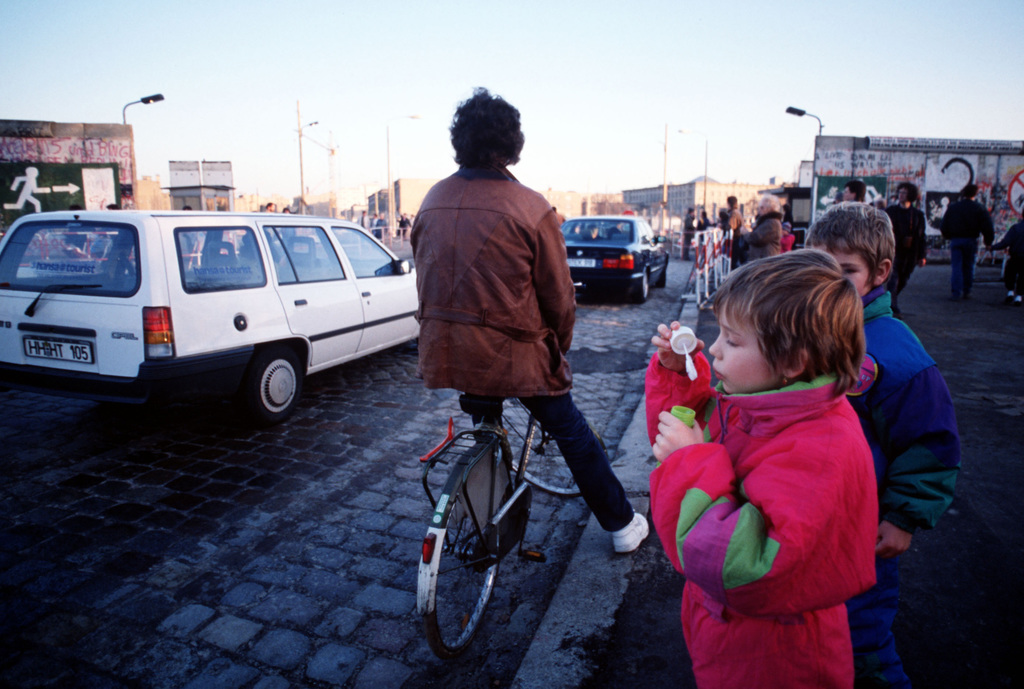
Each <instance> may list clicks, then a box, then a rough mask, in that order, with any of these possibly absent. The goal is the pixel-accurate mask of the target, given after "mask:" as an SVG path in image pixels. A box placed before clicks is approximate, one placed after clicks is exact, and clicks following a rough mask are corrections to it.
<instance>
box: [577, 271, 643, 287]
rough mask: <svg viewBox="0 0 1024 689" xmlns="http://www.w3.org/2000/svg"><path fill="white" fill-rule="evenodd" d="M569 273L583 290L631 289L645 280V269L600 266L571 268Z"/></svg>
mask: <svg viewBox="0 0 1024 689" xmlns="http://www.w3.org/2000/svg"><path fill="white" fill-rule="evenodd" d="M569 275H570V276H571V277H572V281H573V282H574V283H579V285H580V287H578V288H577V289H581V290H588V289H592V290H612V289H620V290H625V289H631V288H633V287H634V286H636V285H639V284H640V283H641V281H642V280H643V277H644V274H643V271H638V272H633V271H631V270H602V269H600V268H597V269H593V268H570V269H569Z"/></svg>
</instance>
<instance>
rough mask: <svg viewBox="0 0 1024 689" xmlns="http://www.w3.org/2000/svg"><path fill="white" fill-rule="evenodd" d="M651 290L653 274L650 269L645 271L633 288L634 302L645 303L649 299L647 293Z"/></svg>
mask: <svg viewBox="0 0 1024 689" xmlns="http://www.w3.org/2000/svg"><path fill="white" fill-rule="evenodd" d="M650 291H651V276H650V273H649V272H648V271H646V270H645V271H644V274H643V277H642V278H640V283H639V284H638V285H637V286H636V287H634V288H633V303H634V304H643V303H644V302H645V301H647V295H648V294H649V293H650Z"/></svg>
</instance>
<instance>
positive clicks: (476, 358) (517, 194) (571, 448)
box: [412, 89, 648, 552]
mask: <svg viewBox="0 0 1024 689" xmlns="http://www.w3.org/2000/svg"><path fill="white" fill-rule="evenodd" d="M450 132H451V141H452V146H453V147H454V148H455V162H456V163H458V164H459V170H458V172H456V173H455V174H453V175H452V176H450V177H448V178H447V179H443V180H441V181H440V182H438V183H437V184H435V185H434V186H433V188H431V190H430V191H429V192H428V193H427V196H426V198H424V200H423V203H422V205H421V206H420V211H419V213H418V214H417V216H416V220H415V222H414V223H413V228H412V250H413V257H414V259H415V262H416V289H417V292H418V293H419V302H420V304H419V310H418V314H417V315H418V318H419V321H420V338H419V369H420V374H421V375H422V376H423V380H424V382H425V383H426V385H427V387H428V388H454V389H456V390H459V391H461V392H465V393H470V394H474V395H484V396H492V397H518V398H519V399H520V401H521V402H522V403H523V405H524V406H525V407H526V408H527V409H529V410H530V412H531V413H532V414H533V415H534V417H536V419H537V420H538V421H539V422H540V425H541V427H542V428H543V430H544V431H545V432H547V433H550V434H551V435H552V436H553V437H554V439H555V441H556V442H557V443H558V448H559V449H560V450H561V451H562V455H563V456H564V457H565V460H566V463H567V464H568V465H569V469H570V470H571V471H572V474H573V477H574V478H575V479H576V484H577V485H578V486H579V489H580V493H581V494H582V496H583V499H584V500H585V501H586V503H587V506H588V507H590V509H591V511H593V513H594V516H595V517H597V520H598V522H599V523H600V524H601V526H602V527H603V528H604V529H605V530H606V531H610V532H612V542H613V545H614V547H615V550H616V551H617V552H630V551H633V550H636V549H637V548H638V547H639V546H640V543H641V542H642V541H643V539H644V538H646V536H647V533H648V526H647V520H646V519H645V518H644V516H643V515H642V514H639V513H634V511H633V508H632V506H631V505H630V504H629V501H628V500H627V499H626V492H625V490H624V489H623V487H622V484H621V483H620V482H619V480H618V478H617V477H616V476H615V473H614V472H613V471H612V467H611V464H610V463H609V461H608V456H607V455H606V454H605V451H604V448H602V447H601V444H600V442H599V441H598V439H597V437H596V436H595V435H594V433H593V431H591V430H590V428H589V426H588V425H587V422H586V419H584V418H583V415H582V414H581V413H580V411H579V409H578V408H577V407H576V405H575V403H573V400H572V394H571V393H570V389H571V387H572V373H571V372H570V370H569V362H568V361H567V360H566V358H565V355H566V353H567V352H568V351H569V345H570V344H572V334H573V325H574V323H575V318H576V315H575V314H576V300H575V290H574V288H573V284H572V278H571V277H570V276H569V265H568V263H567V261H566V253H565V240H564V239H563V238H562V232H561V228H560V227H559V222H558V216H557V214H556V213H555V210H554V209H553V208H552V207H551V204H550V203H548V202H547V201H546V200H545V199H544V197H543V196H541V195H540V194H538V193H537V192H535V191H532V190H530V189H528V188H526V187H525V186H523V185H522V184H520V183H519V182H518V181H517V180H516V178H515V177H513V176H512V173H511V172H509V171H508V166H509V165H514V164H515V163H517V162H519V153H520V151H521V150H522V148H523V141H524V137H523V133H522V130H521V129H520V124H519V111H518V110H517V109H516V108H514V107H513V106H512V105H510V104H509V103H508V102H507V101H505V100H504V99H503V98H501V97H500V96H492V95H491V94H490V93H489V92H488V91H487V90H486V89H476V90H475V91H474V93H473V97H472V98H470V99H468V100H466V101H464V102H463V103H460V104H459V107H458V108H457V109H456V111H455V116H454V118H452V125H451V129H450Z"/></svg>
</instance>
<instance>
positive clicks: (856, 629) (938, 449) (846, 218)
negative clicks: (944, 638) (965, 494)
mask: <svg viewBox="0 0 1024 689" xmlns="http://www.w3.org/2000/svg"><path fill="white" fill-rule="evenodd" d="M807 246H809V247H812V248H815V249H823V250H825V251H827V252H828V253H830V254H832V256H833V257H834V258H835V259H836V260H838V261H839V265H840V266H842V268H843V272H844V273H845V274H846V276H847V277H848V278H849V279H850V281H851V282H852V283H853V285H854V287H856V288H857V293H858V294H859V295H860V298H861V301H862V302H863V304H864V335H865V338H866V342H867V355H866V356H865V358H864V365H863V366H861V375H860V378H859V380H858V382H857V385H856V387H854V388H853V389H852V390H850V391H849V392H848V393H847V398H848V399H849V400H850V404H851V405H853V409H854V411H856V412H857V416H858V417H859V418H860V425H861V428H862V429H863V432H864V436H865V437H866V438H867V441H868V445H869V446H870V447H871V452H872V455H873V456H874V461H875V476H876V477H877V481H878V496H879V498H878V508H879V513H878V515H879V520H878V534H877V539H876V545H875V573H876V578H877V583H876V584H875V586H874V587H873V588H872V589H871V590H869V591H867V592H865V593H863V594H861V595H859V596H857V597H856V598H853V599H851V600H850V601H849V602H847V604H846V608H847V612H848V614H849V620H850V632H851V636H852V639H853V652H854V667H855V669H856V677H857V684H856V686H864V687H903V688H905V689H908V688H909V687H910V680H909V679H907V675H906V673H905V672H904V671H903V662H902V661H901V660H900V657H899V655H898V654H897V653H896V642H895V639H894V637H893V633H892V623H893V620H894V619H895V617H896V611H897V607H898V603H899V576H898V574H899V556H900V555H902V554H903V553H905V552H906V551H907V550H908V549H909V548H910V541H911V538H912V537H913V534H914V531H916V530H917V529H931V528H932V527H934V526H935V523H936V522H937V521H938V519H939V517H940V516H941V515H942V513H943V512H945V511H946V508H948V507H949V505H950V503H951V502H952V501H953V491H954V488H955V486H956V478H957V474H958V472H959V471H960V433H959V430H958V428H957V423H956V414H955V412H954V409H953V399H952V397H951V396H950V394H949V388H948V387H947V386H946V381H945V380H944V379H943V377H942V374H941V373H939V369H938V367H937V366H936V365H935V361H934V360H933V359H932V358H931V357H930V356H928V353H927V352H926V351H925V350H924V347H922V346H921V342H920V341H919V340H918V339H917V337H916V336H915V335H914V333H913V332H911V330H910V328H908V327H907V326H906V325H904V324H903V323H901V322H900V321H898V320H896V319H895V318H892V313H891V311H890V310H889V294H888V293H887V292H886V287H885V285H886V282H887V278H888V275H889V271H890V269H891V268H892V257H893V256H894V255H895V247H894V246H893V233H892V228H891V224H890V222H889V217H888V215H887V214H886V213H883V212H881V211H879V210H878V209H876V208H872V207H871V206H869V205H867V204H863V203H843V204H840V205H838V206H834V207H833V208H830V209H829V210H828V211H826V212H825V213H824V215H822V216H821V217H820V218H818V219H817V220H816V221H815V223H814V225H812V226H811V228H810V230H809V231H808V233H807Z"/></svg>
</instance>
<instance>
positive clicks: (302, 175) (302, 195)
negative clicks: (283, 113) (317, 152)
mask: <svg viewBox="0 0 1024 689" xmlns="http://www.w3.org/2000/svg"><path fill="white" fill-rule="evenodd" d="M295 119H296V121H297V122H298V123H299V129H298V131H299V214H300V215H305V214H306V172H305V168H304V167H303V165H302V130H303V129H305V128H306V127H312V126H313V125H315V124H320V123H319V122H310V123H309V124H302V115H301V114H300V113H299V101H295Z"/></svg>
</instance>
